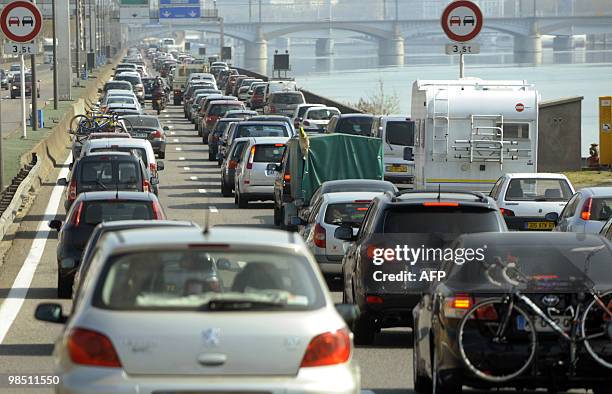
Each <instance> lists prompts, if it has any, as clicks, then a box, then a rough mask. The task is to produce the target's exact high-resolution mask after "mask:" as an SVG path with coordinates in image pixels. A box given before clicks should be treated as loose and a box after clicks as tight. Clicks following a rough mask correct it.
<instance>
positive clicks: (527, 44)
mask: <svg viewBox="0 0 612 394" xmlns="http://www.w3.org/2000/svg"><path fill="white" fill-rule="evenodd" d="M514 61H515V62H516V63H531V64H541V63H542V37H541V36H540V35H539V34H533V35H530V36H515V37H514Z"/></svg>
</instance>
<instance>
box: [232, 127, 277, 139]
mask: <svg viewBox="0 0 612 394" xmlns="http://www.w3.org/2000/svg"><path fill="white" fill-rule="evenodd" d="M240 137H289V134H288V133H287V129H286V128H284V127H283V126H277V125H239V126H238V130H236V134H235V138H240Z"/></svg>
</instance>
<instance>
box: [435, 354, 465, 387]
mask: <svg viewBox="0 0 612 394" xmlns="http://www.w3.org/2000/svg"><path fill="white" fill-rule="evenodd" d="M431 369H432V373H431V375H432V386H431V393H432V394H461V393H462V392H463V388H462V386H461V385H459V384H456V383H455V382H453V383H449V382H444V381H442V379H441V377H440V370H439V369H438V352H437V351H436V349H435V348H434V349H433V361H432V366H431Z"/></svg>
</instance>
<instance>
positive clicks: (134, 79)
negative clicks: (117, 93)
mask: <svg viewBox="0 0 612 394" xmlns="http://www.w3.org/2000/svg"><path fill="white" fill-rule="evenodd" d="M115 79H116V80H118V81H127V82H129V83H131V84H132V86H136V85H138V84H140V83H141V81H140V77H137V76H131V75H118V76H117V77H115Z"/></svg>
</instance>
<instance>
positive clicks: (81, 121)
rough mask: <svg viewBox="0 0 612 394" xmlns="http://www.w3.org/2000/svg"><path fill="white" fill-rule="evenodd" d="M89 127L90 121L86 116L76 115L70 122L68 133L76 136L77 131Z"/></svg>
mask: <svg viewBox="0 0 612 394" xmlns="http://www.w3.org/2000/svg"><path fill="white" fill-rule="evenodd" d="M82 126H85V127H88V128H89V127H91V119H90V118H89V117H88V116H86V115H82V114H81V115H76V116H74V117H73V118H72V119H71V120H70V132H71V133H73V134H78V131H79V129H80V128H81V127H82Z"/></svg>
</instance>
